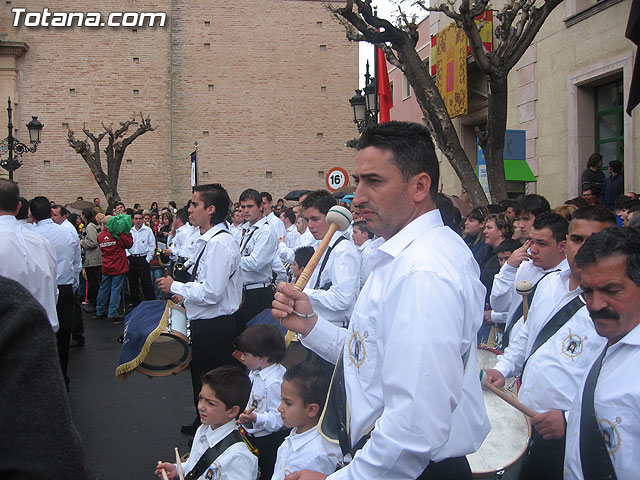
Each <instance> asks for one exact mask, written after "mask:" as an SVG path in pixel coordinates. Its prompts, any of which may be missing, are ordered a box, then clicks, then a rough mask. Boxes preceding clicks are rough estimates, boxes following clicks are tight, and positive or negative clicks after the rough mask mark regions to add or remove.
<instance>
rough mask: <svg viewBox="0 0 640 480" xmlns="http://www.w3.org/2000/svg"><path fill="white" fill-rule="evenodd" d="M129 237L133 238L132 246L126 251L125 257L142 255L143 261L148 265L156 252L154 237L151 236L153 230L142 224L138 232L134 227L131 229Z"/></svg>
mask: <svg viewBox="0 0 640 480" xmlns="http://www.w3.org/2000/svg"><path fill="white" fill-rule="evenodd" d="M131 236H132V237H133V245H131V248H129V249H127V257H128V256H130V255H136V256H138V255H144V256H145V260H146V261H147V263H149V262H150V261H151V259H152V258H153V254H154V253H155V252H156V237H155V235H154V234H153V230H151V229H150V228H149V227H147V226H146V225H145V224H144V223H143V224H142V226H141V227H140V230H138V229H137V228H136V227H131Z"/></svg>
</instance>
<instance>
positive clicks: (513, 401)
mask: <svg viewBox="0 0 640 480" xmlns="http://www.w3.org/2000/svg"><path fill="white" fill-rule="evenodd" d="M480 384H481V385H482V388H484V389H485V390H490V391H491V392H493V393H495V394H496V395H497V396H498V397H500V398H501V399H502V400H504V401H505V402H507V403H508V404H509V405H511V406H512V407H513V408H515V409H516V410H519V411H520V412H522V413H524V414H525V415H526V416H527V417H529V418H533V417H535V416H536V415H537V412H535V411H534V410H531V409H530V408H529V407H527V406H526V405H523V404H522V403H520V401H519V400H518V399H517V398H516V397H514V396H513V395H512V394H510V393H507V392H505V391H504V390H503V389H502V388H499V387H496V386H495V385H493V384H492V383H491V382H489V377H488V376H487V372H485V371H484V370H480Z"/></svg>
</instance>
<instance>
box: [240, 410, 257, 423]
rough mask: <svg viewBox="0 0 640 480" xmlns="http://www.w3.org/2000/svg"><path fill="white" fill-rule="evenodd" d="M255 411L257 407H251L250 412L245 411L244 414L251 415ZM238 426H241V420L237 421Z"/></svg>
mask: <svg viewBox="0 0 640 480" xmlns="http://www.w3.org/2000/svg"><path fill="white" fill-rule="evenodd" d="M255 409H256V406H255V405H251V406H250V407H249V409H248V410H245V411H244V414H245V415H251V414H252V413H253V411H254V410H255ZM236 425H241V423H240V421H239V420H236Z"/></svg>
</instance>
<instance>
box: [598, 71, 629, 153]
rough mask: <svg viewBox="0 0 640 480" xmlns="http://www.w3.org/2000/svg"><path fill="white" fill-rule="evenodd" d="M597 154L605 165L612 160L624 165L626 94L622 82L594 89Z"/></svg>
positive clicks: (617, 81)
mask: <svg viewBox="0 0 640 480" xmlns="http://www.w3.org/2000/svg"><path fill="white" fill-rule="evenodd" d="M594 97H595V109H594V110H595V131H596V138H595V140H596V152H598V153H599V154H600V155H602V157H603V159H604V162H603V163H604V165H607V164H608V163H609V162H610V161H611V160H620V161H621V162H623V163H624V94H623V91H622V80H616V81H615V82H611V83H607V84H606V85H602V86H599V87H595V88H594Z"/></svg>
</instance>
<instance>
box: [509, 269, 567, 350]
mask: <svg viewBox="0 0 640 480" xmlns="http://www.w3.org/2000/svg"><path fill="white" fill-rule="evenodd" d="M559 271H560V269H558V270H552V271H550V272H547V273H545V274H544V275H542V277H540V280H538V281H537V282H536V284H535V285H534V286H533V288H532V289H531V292H530V293H529V294H528V295H527V302H529V305H531V302H533V297H534V296H535V294H536V289H537V288H538V285H540V282H541V281H542V279H543V278H544V277H546V276H547V275H549V274H550V273H553V272H559ZM523 313H524V305H523V304H522V300H521V301H520V305H518V308H517V309H516V311H515V312H513V315H512V316H511V318H510V319H509V325H507V328H506V329H505V331H504V334H503V335H502V345H501V347H500V348H501V349H502V351H504V349H505V348H507V347H508V346H509V336H510V335H511V330H512V329H513V326H514V325H515V324H516V323H517V322H518V320H519V319H520V317H522V315H523Z"/></svg>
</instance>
